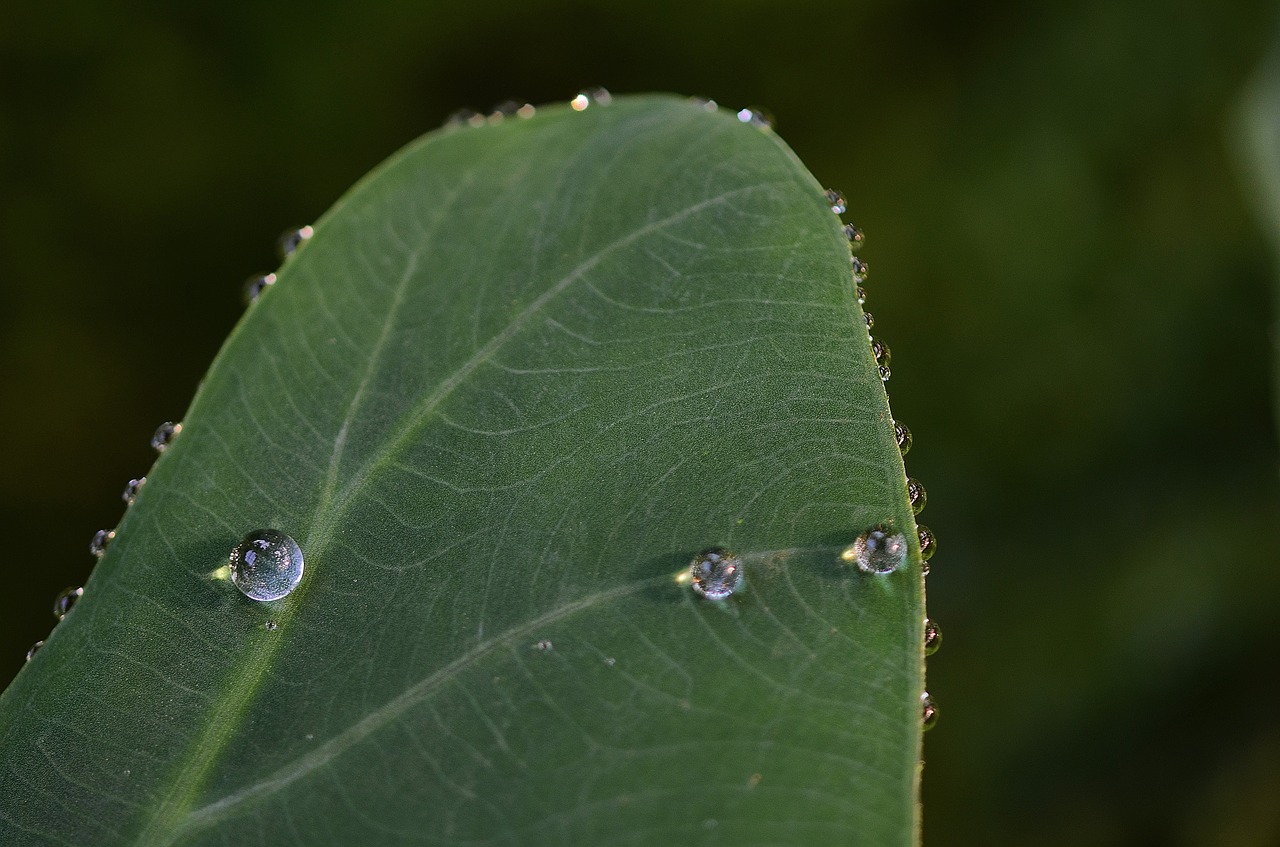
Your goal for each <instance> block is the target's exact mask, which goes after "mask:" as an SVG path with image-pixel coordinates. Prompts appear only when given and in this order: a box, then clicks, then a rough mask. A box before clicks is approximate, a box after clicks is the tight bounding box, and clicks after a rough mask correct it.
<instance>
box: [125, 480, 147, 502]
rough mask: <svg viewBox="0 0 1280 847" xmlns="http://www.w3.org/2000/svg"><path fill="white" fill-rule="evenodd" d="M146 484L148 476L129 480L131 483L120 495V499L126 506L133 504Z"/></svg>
mask: <svg viewBox="0 0 1280 847" xmlns="http://www.w3.org/2000/svg"><path fill="white" fill-rule="evenodd" d="M146 484H147V478H146V477H145V476H141V477H138V478H137V479H131V480H129V483H128V484H127V485H126V486H125V487H124V492H123V493H122V494H121V495H120V499H121V500H123V501H124V503H125V505H126V506H132V505H133V501H134V500H137V499H138V492H139V491H141V490H142V486H144V485H146Z"/></svg>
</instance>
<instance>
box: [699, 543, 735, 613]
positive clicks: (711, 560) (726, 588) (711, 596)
mask: <svg viewBox="0 0 1280 847" xmlns="http://www.w3.org/2000/svg"><path fill="white" fill-rule="evenodd" d="M689 576H690V579H691V580H692V583H693V590H694V591H697V592H698V593H699V594H701V595H702V596H703V597H706V598H707V599H708V600H723V599H725V598H726V597H728V596H729V595H730V594H732V593H733V592H735V591H737V590H738V589H739V588H740V587H741V586H742V560H741V559H739V558H738V557H737V556H735V555H734V554H733V553H731V552H729V551H728V550H725V549H723V548H720V547H713V548H712V549H710V550H704V551H703V552H701V553H699V554H698V557H697V558H696V559H694V560H693V561H692V562H691V563H690V564H689Z"/></svg>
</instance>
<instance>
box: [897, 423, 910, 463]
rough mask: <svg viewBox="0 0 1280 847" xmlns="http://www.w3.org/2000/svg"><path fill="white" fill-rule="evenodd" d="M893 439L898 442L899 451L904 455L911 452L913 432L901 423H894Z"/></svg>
mask: <svg viewBox="0 0 1280 847" xmlns="http://www.w3.org/2000/svg"><path fill="white" fill-rule="evenodd" d="M893 439H894V440H895V441H897V442H898V451H899V452H900V453H902V455H904V456H905V455H907V454H908V453H910V452H911V430H909V429H907V425H906V424H904V423H902V422H901V421H894V422H893Z"/></svg>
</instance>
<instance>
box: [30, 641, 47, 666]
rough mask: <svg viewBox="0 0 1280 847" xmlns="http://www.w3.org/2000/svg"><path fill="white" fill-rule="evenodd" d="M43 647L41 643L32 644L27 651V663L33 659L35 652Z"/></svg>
mask: <svg viewBox="0 0 1280 847" xmlns="http://www.w3.org/2000/svg"><path fill="white" fill-rule="evenodd" d="M43 646H44V642H43V641H37V642H36V643H35V644H32V645H31V649H30V650H28V651H27V661H28V662H29V661H31V660H32V659H34V658H35V655H36V652H37V651H38V650H39V649H40V648H41V647H43Z"/></svg>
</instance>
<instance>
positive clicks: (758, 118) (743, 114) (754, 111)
mask: <svg viewBox="0 0 1280 847" xmlns="http://www.w3.org/2000/svg"><path fill="white" fill-rule="evenodd" d="M738 120H740V121H742V122H743V123H744V124H750V125H751V126H753V127H756V128H757V129H773V126H774V120H773V115H771V114H770V113H769V110H768V109H762V108H760V107H759V106H747V107H746V108H745V109H739V110H738Z"/></svg>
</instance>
